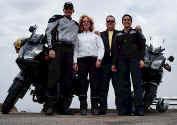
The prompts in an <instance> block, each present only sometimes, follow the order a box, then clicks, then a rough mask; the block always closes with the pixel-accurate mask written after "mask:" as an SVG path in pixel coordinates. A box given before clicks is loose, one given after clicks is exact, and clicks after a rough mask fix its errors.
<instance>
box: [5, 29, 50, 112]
mask: <svg viewBox="0 0 177 125" xmlns="http://www.w3.org/2000/svg"><path fill="white" fill-rule="evenodd" d="M36 29H37V26H31V27H30V28H29V31H30V32H31V33H32V34H31V35H30V37H29V38H25V39H21V40H20V41H19V42H20V43H18V44H19V45H20V47H19V45H18V48H16V52H18V57H17V59H16V63H17V65H18V67H19V68H20V72H19V73H18V75H17V76H16V77H15V78H14V80H13V83H12V85H11V86H10V88H9V89H8V95H7V97H6V99H5V101H4V103H3V105H2V113H3V114H7V113H9V111H10V110H11V109H12V107H13V106H14V105H15V104H16V102H17V101H18V99H20V98H21V99H23V97H24V96H25V94H26V93H27V91H28V90H29V89H30V86H31V85H33V86H34V88H35V89H34V90H31V94H32V95H33V101H34V102H38V103H44V102H45V88H46V81H47V79H45V78H47V77H46V75H47V68H46V66H47V61H46V59H47V53H48V49H47V46H45V42H46V40H45V36H44V35H42V34H36Z"/></svg>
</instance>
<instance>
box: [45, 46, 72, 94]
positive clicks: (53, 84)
mask: <svg viewBox="0 0 177 125" xmlns="http://www.w3.org/2000/svg"><path fill="white" fill-rule="evenodd" d="M54 50H55V53H56V58H54V59H51V60H50V61H49V65H48V86H47V88H48V92H47V94H48V96H55V95H56V92H57V88H60V89H59V90H58V91H59V94H62V95H63V96H65V97H68V96H70V94H71V90H72V75H73V74H72V70H73V69H72V68H73V46H72V45H56V46H54ZM57 84H58V85H59V86H60V87H57ZM57 94H58V93H57Z"/></svg>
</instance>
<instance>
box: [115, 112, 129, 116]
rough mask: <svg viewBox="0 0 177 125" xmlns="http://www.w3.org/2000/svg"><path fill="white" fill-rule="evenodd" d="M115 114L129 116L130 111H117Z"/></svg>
mask: <svg viewBox="0 0 177 125" xmlns="http://www.w3.org/2000/svg"><path fill="white" fill-rule="evenodd" d="M117 114H118V115H120V116H131V112H118V113H117Z"/></svg>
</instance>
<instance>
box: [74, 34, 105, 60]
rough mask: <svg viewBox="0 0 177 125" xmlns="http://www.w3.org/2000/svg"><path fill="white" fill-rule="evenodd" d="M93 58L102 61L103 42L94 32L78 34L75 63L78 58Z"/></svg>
mask: <svg viewBox="0 0 177 125" xmlns="http://www.w3.org/2000/svg"><path fill="white" fill-rule="evenodd" d="M87 56H93V57H97V59H98V60H102V58H103V56H104V45H103V40H102V39H101V37H100V36H98V35H96V34H95V33H94V32H82V33H79V34H78V40H77V41H76V43H75V47H74V58H73V59H74V63H77V58H80V57H87Z"/></svg>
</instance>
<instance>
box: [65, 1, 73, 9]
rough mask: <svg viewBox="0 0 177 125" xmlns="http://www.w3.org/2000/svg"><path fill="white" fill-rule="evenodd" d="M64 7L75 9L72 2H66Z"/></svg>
mask: <svg viewBox="0 0 177 125" xmlns="http://www.w3.org/2000/svg"><path fill="white" fill-rule="evenodd" d="M64 9H70V10H73V9H74V6H73V4H72V3H71V2H66V3H65V4H64Z"/></svg>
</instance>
